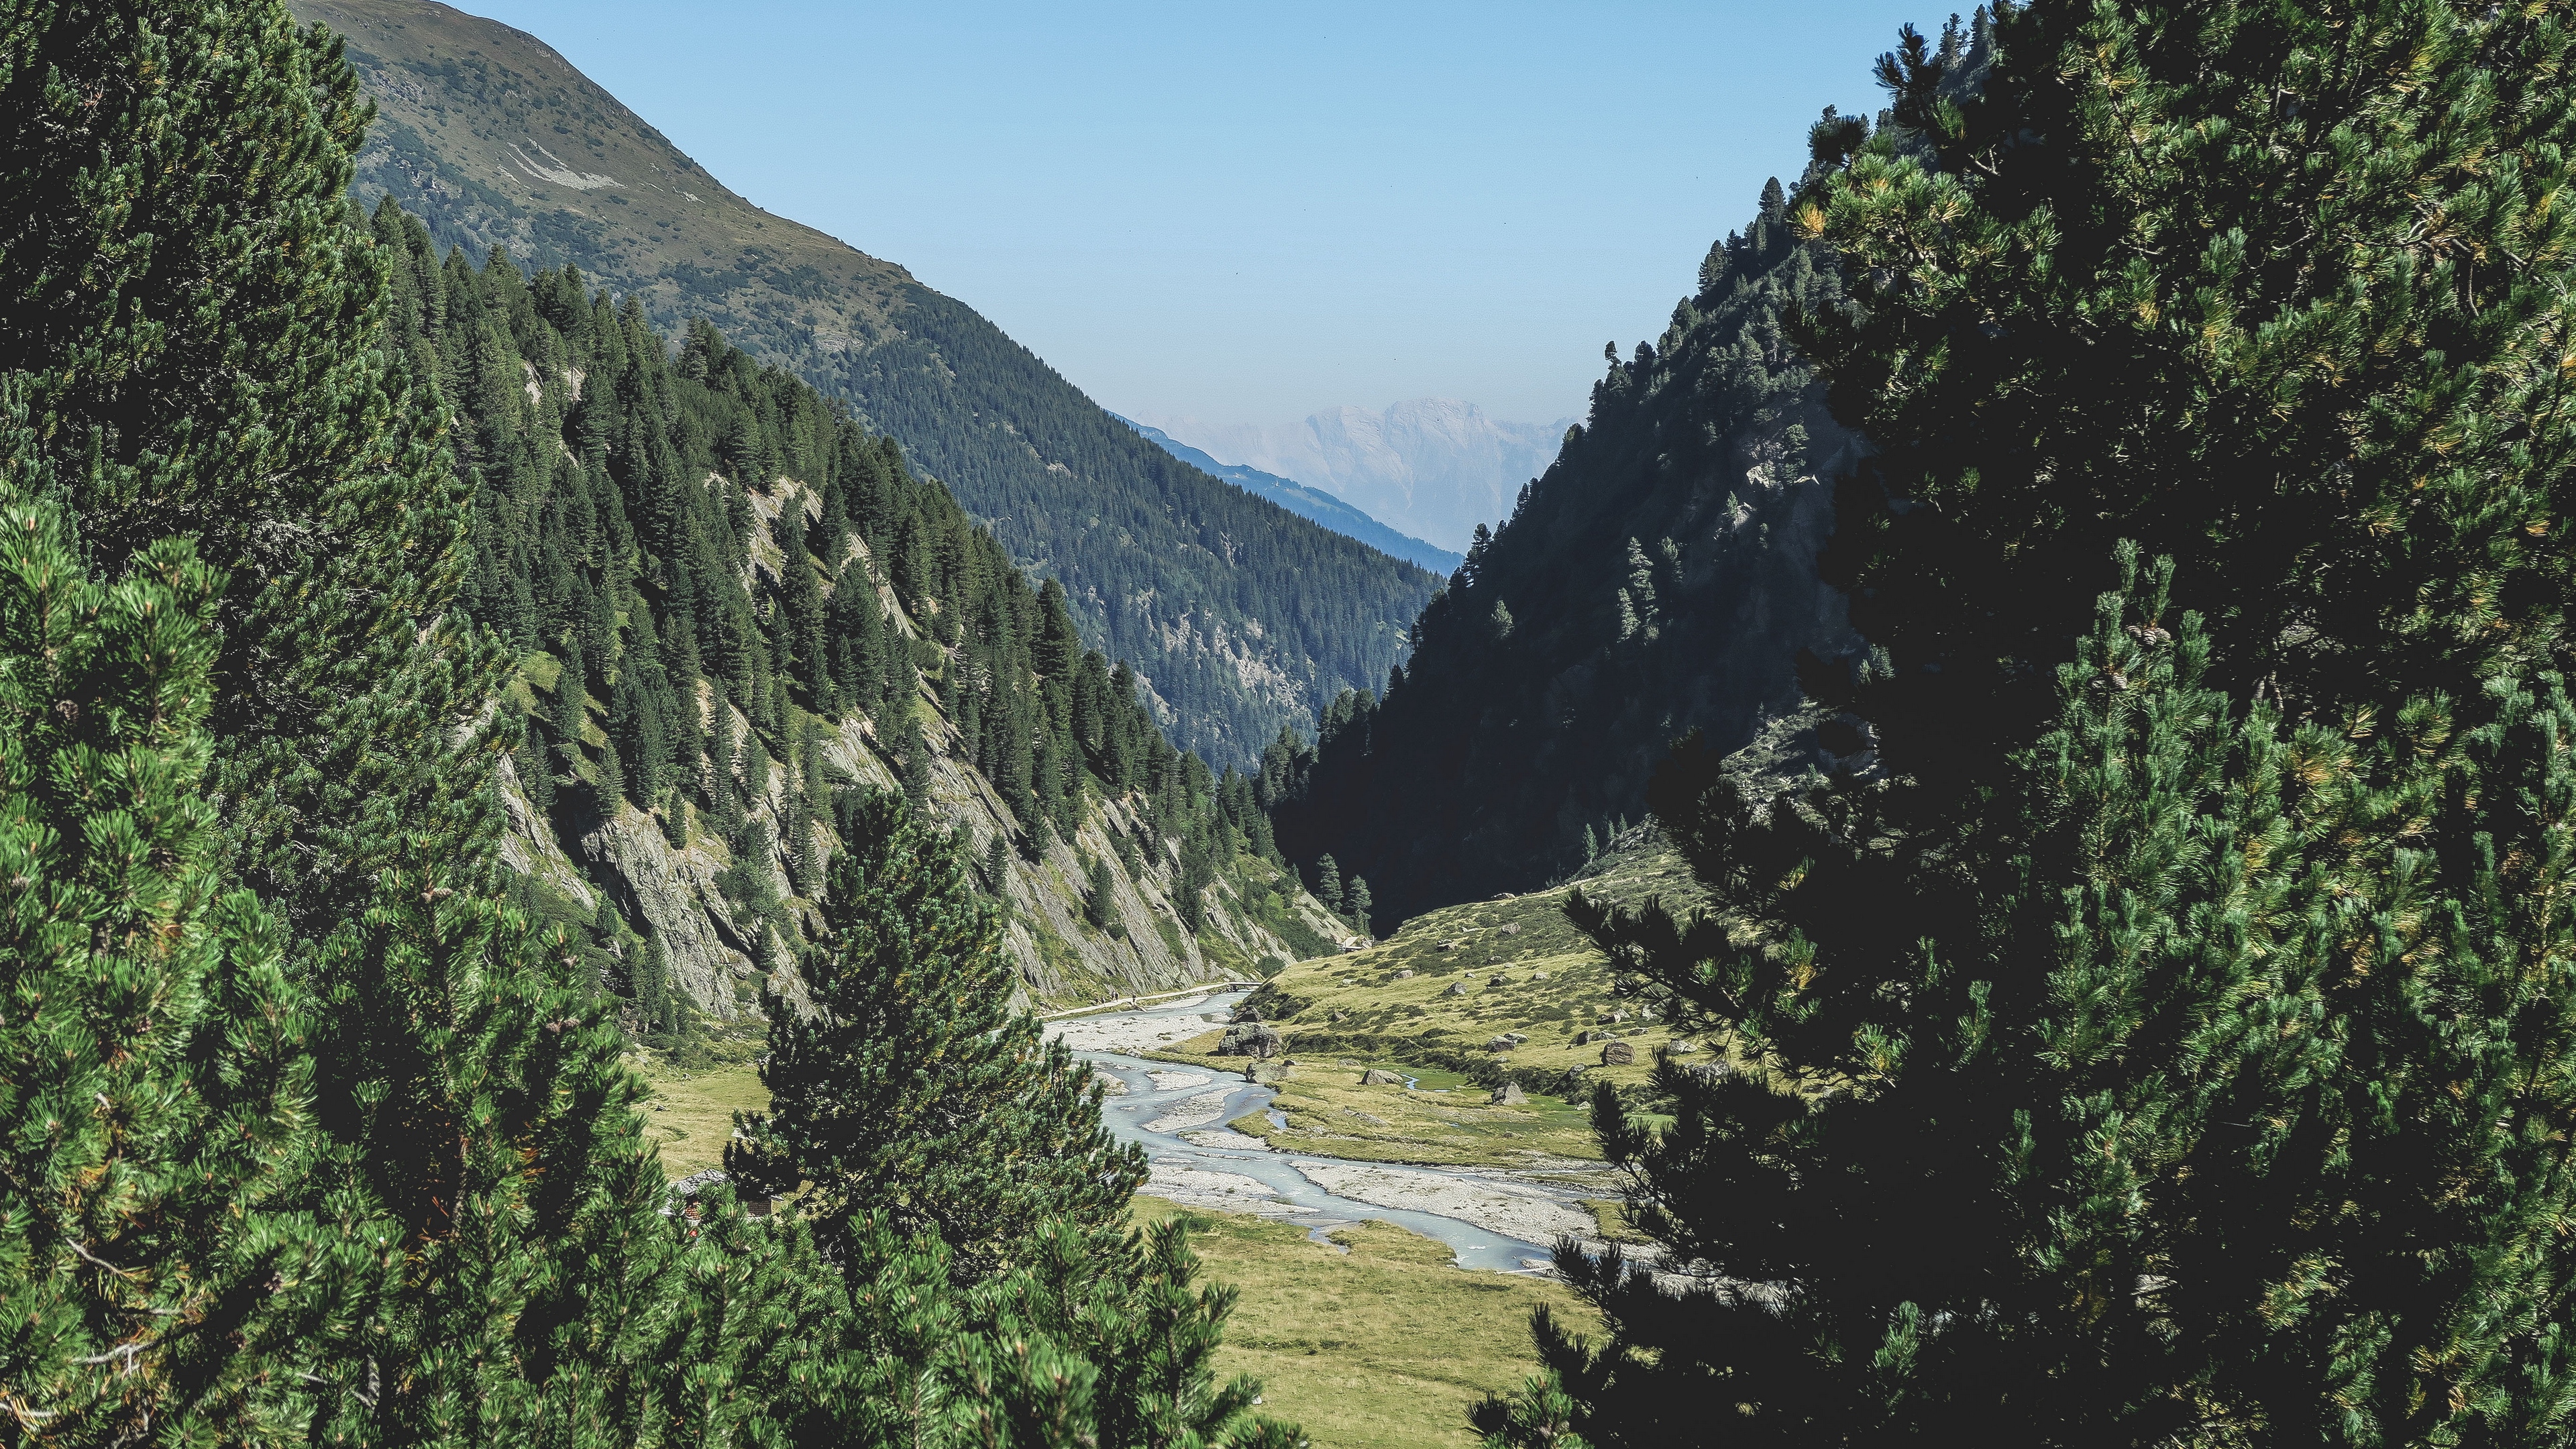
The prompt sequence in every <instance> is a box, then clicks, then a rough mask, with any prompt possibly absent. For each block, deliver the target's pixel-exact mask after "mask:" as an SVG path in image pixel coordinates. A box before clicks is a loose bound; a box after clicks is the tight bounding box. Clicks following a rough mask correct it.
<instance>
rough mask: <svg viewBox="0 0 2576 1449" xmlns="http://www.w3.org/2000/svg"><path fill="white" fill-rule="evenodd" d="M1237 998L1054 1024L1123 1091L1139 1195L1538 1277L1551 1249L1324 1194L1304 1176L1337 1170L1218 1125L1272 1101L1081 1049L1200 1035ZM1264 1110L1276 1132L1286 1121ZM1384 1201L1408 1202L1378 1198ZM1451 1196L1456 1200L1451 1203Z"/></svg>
mask: <svg viewBox="0 0 2576 1449" xmlns="http://www.w3.org/2000/svg"><path fill="white" fill-rule="evenodd" d="M1243 995H1244V993H1242V992H1239V991H1238V992H1229V993H1225V994H1221V995H1215V996H1206V997H1199V998H1195V999H1191V1000H1184V1001H1178V1002H1173V1003H1170V1004H1168V1005H1163V1006H1156V1007H1149V1008H1145V1009H1142V1010H1138V1011H1133V1012H1115V1013H1102V1014H1100V1015H1096V1016H1086V1017H1080V1018H1077V1019H1076V1020H1075V1021H1073V1022H1066V1023H1061V1024H1059V1029H1061V1030H1063V1031H1064V1033H1065V1035H1066V1036H1067V1037H1068V1039H1069V1040H1071V1041H1072V1042H1073V1044H1074V1046H1075V1048H1076V1054H1077V1055H1078V1056H1080V1057H1081V1058H1082V1060H1084V1061H1086V1062H1089V1063H1091V1064H1093V1065H1094V1066H1095V1067H1097V1068H1098V1069H1099V1070H1101V1071H1103V1072H1106V1073H1107V1074H1108V1075H1110V1076H1112V1077H1115V1078H1117V1079H1118V1081H1119V1082H1120V1083H1121V1084H1122V1085H1124V1086H1125V1087H1126V1089H1127V1090H1126V1091H1125V1092H1124V1093H1123V1094H1121V1095H1118V1096H1113V1097H1111V1098H1110V1099H1109V1101H1108V1104H1107V1109H1106V1110H1107V1117H1108V1124H1109V1130H1110V1132H1111V1133H1112V1135H1114V1136H1115V1137H1117V1138H1118V1140H1119V1141H1122V1142H1133V1143H1137V1144H1139V1145H1140V1146H1142V1147H1143V1148H1144V1149H1145V1152H1146V1154H1147V1155H1148V1156H1149V1157H1150V1158H1151V1159H1152V1162H1153V1166H1154V1180H1153V1182H1152V1183H1150V1184H1149V1185H1148V1186H1147V1187H1146V1189H1145V1191H1147V1192H1148V1193H1152V1194H1154V1195H1156V1196H1159V1197H1169V1198H1173V1199H1175V1200H1177V1201H1181V1202H1185V1203H1192V1204H1196V1205H1202V1206H1218V1207H1225V1208H1228V1209H1230V1210H1232V1211H1237V1212H1254V1213H1260V1214H1262V1215H1263V1216H1267V1217H1275V1218H1280V1219H1282V1220H1285V1221H1289V1222H1293V1223H1296V1224H1297V1225H1298V1226H1300V1227H1303V1228H1305V1229H1307V1230H1308V1235H1309V1236H1311V1237H1313V1238H1315V1239H1316V1240H1317V1241H1326V1239H1325V1237H1324V1235H1325V1234H1326V1233H1328V1232H1330V1231H1331V1230H1332V1229H1334V1228H1338V1227H1343V1226H1347V1225H1348V1224H1350V1223H1353V1222H1356V1221H1360V1220H1362V1219H1372V1220H1376V1221H1380V1222H1388V1223H1394V1224H1396V1225H1397V1226H1399V1227H1402V1228H1405V1229H1408V1230H1410V1231H1412V1232H1416V1233H1420V1234H1421V1235H1423V1236H1424V1237H1427V1238H1431V1239H1433V1240H1435V1241H1438V1242H1440V1243H1444V1244H1446V1245H1448V1247H1449V1249H1450V1250H1451V1251H1452V1252H1454V1253H1456V1254H1457V1255H1458V1266H1460V1267H1462V1268H1479V1269H1485V1270H1488V1271H1497V1272H1526V1271H1530V1270H1533V1269H1539V1268H1544V1267H1546V1266H1547V1263H1548V1247H1547V1245H1546V1244H1544V1243H1536V1242H1528V1241H1524V1240H1522V1239H1520V1238H1515V1237H1509V1236H1506V1235H1504V1234H1502V1233H1499V1232H1494V1231H1491V1230H1489V1229H1487V1228H1483V1227H1479V1226H1477V1225H1476V1224H1474V1223H1471V1222H1468V1221H1465V1220H1463V1219H1461V1218H1458V1217H1453V1216H1449V1215H1447V1214H1444V1213H1442V1212H1438V1211H1433V1210H1429V1209H1426V1208H1412V1207H1396V1206H1387V1205H1383V1204H1379V1203H1370V1202H1361V1201H1359V1200H1357V1199H1354V1198H1349V1197H1343V1196H1339V1195H1337V1194H1335V1193H1333V1192H1331V1191H1328V1190H1327V1189H1325V1188H1324V1187H1322V1186H1321V1185H1319V1184H1318V1183H1317V1182H1316V1181H1315V1180H1314V1179H1313V1178H1311V1177H1309V1176H1308V1175H1307V1173H1306V1171H1305V1170H1304V1169H1306V1168H1309V1167H1312V1168H1316V1169H1319V1170H1323V1169H1329V1168H1332V1167H1337V1166H1339V1165H1340V1164H1337V1163H1330V1162H1327V1161H1324V1160H1321V1159H1313V1158H1300V1157H1298V1156H1295V1155H1292V1154H1287V1153H1279V1152H1273V1151H1271V1150H1270V1149H1269V1147H1268V1146H1267V1144H1265V1143H1263V1142H1262V1141H1261V1140H1260V1139H1259V1138H1256V1137H1249V1136H1245V1135H1243V1134H1242V1133H1238V1132H1235V1131H1233V1130H1232V1129H1230V1128H1228V1127H1227V1126H1226V1125H1225V1124H1227V1123H1229V1122H1232V1121H1234V1120H1235V1119H1236V1118H1239V1117H1242V1116H1243V1115H1245V1114H1246V1113H1250V1112H1265V1111H1270V1103H1271V1100H1272V1099H1273V1098H1275V1097H1276V1096H1277V1095H1278V1093H1277V1092H1276V1091H1274V1090H1273V1089H1271V1088H1269V1087H1266V1086H1258V1085H1255V1084H1254V1083H1251V1082H1247V1081H1245V1080H1243V1078H1242V1077H1241V1076H1240V1075H1237V1074H1232V1073H1224V1074H1211V1073H1208V1072H1204V1071H1200V1070H1198V1069H1196V1068H1193V1067H1187V1066H1183V1065H1180V1064H1177V1063H1170V1062H1153V1061H1147V1060H1145V1059H1144V1058H1142V1057H1138V1056H1132V1055H1128V1054H1127V1053H1125V1052H1119V1051H1112V1050H1087V1049H1084V1045H1083V1044H1084V1042H1085V1041H1086V1040H1089V1041H1094V1042H1100V1043H1102V1044H1104V1045H1105V1044H1107V1043H1109V1042H1112V1041H1117V1042H1121V1043H1127V1044H1135V1045H1137V1046H1138V1047H1139V1048H1140V1049H1144V1048H1145V1047H1146V1045H1147V1044H1149V1043H1154V1042H1156V1041H1157V1040H1158V1039H1159V1040H1160V1041H1174V1040H1182V1039H1185V1038H1187V1037H1190V1036H1195V1035H1198V1034H1199V1033H1201V1032H1204V1031H1205V1030H1207V1029H1208V1026H1209V1025H1210V1024H1213V1023H1216V1022H1222V1021H1225V1020H1226V1019H1227V1018H1228V1017H1229V1015H1230V1014H1231V1013H1232V1011H1233V1008H1234V1005H1235V1003H1236V1002H1238V1001H1241V1000H1242V999H1243ZM1281 1120H1282V1119H1281V1118H1280V1117H1279V1115H1278V1114H1277V1113H1276V1112H1271V1121H1272V1122H1273V1123H1279V1122H1281ZM1371 1167H1372V1168H1373V1169H1376V1170H1375V1171H1374V1172H1373V1174H1372V1176H1373V1179H1374V1180H1375V1181H1377V1182H1379V1183H1380V1184H1394V1185H1396V1186H1397V1187H1399V1188H1401V1187H1403V1186H1404V1185H1405V1184H1407V1183H1408V1182H1411V1183H1413V1185H1415V1186H1418V1187H1420V1188H1422V1189H1424V1192H1423V1194H1422V1195H1423V1196H1426V1197H1436V1196H1440V1195H1442V1194H1441V1193H1439V1192H1438V1191H1437V1190H1436V1189H1438V1188H1439V1187H1441V1186H1443V1185H1446V1184H1466V1185H1470V1186H1473V1187H1476V1188H1480V1189H1489V1188H1491V1187H1492V1185H1493V1183H1494V1181H1495V1179H1494V1178H1493V1177H1491V1176H1489V1175H1480V1174H1476V1173H1471V1172H1460V1171H1452V1170H1449V1169H1445V1168H1438V1167H1380V1166H1379V1165H1377V1164H1371ZM1512 1190H1513V1191H1514V1192H1515V1193H1517V1194H1519V1195H1521V1196H1525V1197H1537V1196H1544V1197H1547V1198H1551V1199H1553V1200H1555V1201H1558V1202H1563V1203H1569V1204H1570V1203H1572V1202H1574V1201H1575V1200H1576V1196H1577V1195H1576V1194H1575V1193H1573V1192H1571V1191H1562V1190H1558V1189H1555V1188H1552V1187H1549V1186H1546V1185H1544V1184H1536V1183H1529V1182H1526V1181H1522V1180H1516V1181H1514V1183H1513V1184H1512ZM1378 1195H1380V1196H1399V1197H1400V1196H1410V1195H1412V1194H1409V1193H1403V1192H1397V1193H1387V1192H1381V1193H1379V1194H1378ZM1449 1195H1450V1196H1454V1195H1455V1194H1449Z"/></svg>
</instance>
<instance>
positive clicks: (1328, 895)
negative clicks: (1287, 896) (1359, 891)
mask: <svg viewBox="0 0 2576 1449" xmlns="http://www.w3.org/2000/svg"><path fill="white" fill-rule="evenodd" d="M1315 899H1317V900H1319V901H1322V902H1323V903H1324V909H1325V910H1328V911H1331V912H1333V913H1334V914H1335V915H1339V914H1341V913H1342V906H1343V901H1342V867H1341V864H1340V862H1338V861H1336V860H1334V859H1333V857H1332V856H1331V855H1329V854H1327V855H1326V856H1325V857H1324V858H1323V859H1321V860H1319V861H1316V862H1315Z"/></svg>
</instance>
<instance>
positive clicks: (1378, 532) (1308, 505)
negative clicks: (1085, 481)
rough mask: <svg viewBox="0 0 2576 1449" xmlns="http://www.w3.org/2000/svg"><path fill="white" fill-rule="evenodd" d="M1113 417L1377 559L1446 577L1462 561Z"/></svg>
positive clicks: (1329, 498) (1350, 510)
mask: <svg viewBox="0 0 2576 1449" xmlns="http://www.w3.org/2000/svg"><path fill="white" fill-rule="evenodd" d="M1110 416H1111V417H1113V418H1117V419H1118V421H1120V422H1122V423H1125V424H1126V425H1127V426H1129V427H1131V428H1134V429H1135V430H1136V431H1137V432H1138V433H1141V434H1143V435H1144V437H1145V438H1146V440H1147V441H1149V442H1151V443H1152V444H1153V445H1154V446H1155V447H1158V448H1160V449H1162V450H1163V451H1164V452H1166V453H1169V454H1171V455H1172V456H1173V457H1175V458H1178V459H1180V460H1181V461H1182V462H1184V463H1187V464H1189V465H1190V466H1191V467H1193V468H1196V469H1198V470H1199V471H1200V472H1202V473H1205V474H1207V475H1208V476H1209V477H1211V478H1222V479H1224V480H1225V481H1226V482H1228V483H1232V484H1234V485H1235V486H1236V487H1238V488H1241V489H1242V490H1243V491H1245V492H1246V493H1250V494H1254V495H1255V496H1258V497H1261V498H1266V499H1269V500H1270V501H1271V502H1273V503H1276V504H1278V505H1279V506H1280V507H1282V508H1285V509H1287V510H1288V511H1289V512H1291V513H1294V514H1296V515H1297V516H1298V517H1300V518H1304V519H1307V520H1309V521H1310V522H1314V523H1319V524H1321V525H1323V526H1324V527H1326V528H1329V529H1331V530H1333V531H1334V532H1335V533H1339V534H1342V535H1345V536H1347V537H1350V538H1355V539H1358V540H1359V541H1360V542H1362V543H1364V544H1367V545H1368V546H1369V547H1371V548H1373V549H1376V550H1377V551H1378V552H1380V553H1384V554H1391V555H1393V556H1395V557H1397V558H1400V559H1403V560H1404V561H1405V562H1407V563H1410V564H1413V565H1415V566H1417V567H1420V568H1425V569H1429V570H1430V571H1431V572H1433V573H1435V574H1446V573H1448V572H1449V571H1451V570H1452V569H1455V568H1457V567H1458V565H1459V564H1460V563H1461V562H1463V561H1464V559H1465V557H1466V556H1465V555H1464V554H1459V553H1453V552H1451V551H1450V550H1448V549H1445V548H1442V547H1440V546H1439V545H1438V544H1435V543H1428V542H1425V541H1424V540H1422V539H1418V538H1415V537H1413V536H1412V535H1411V534H1408V533H1399V532H1397V531H1396V530H1395V529H1392V528H1389V527H1387V526H1386V525H1385V524H1383V523H1380V522H1378V521H1377V520H1376V519H1374V518H1371V517H1370V516H1369V515H1368V514H1367V513H1365V512H1363V511H1361V510H1360V509H1358V508H1355V507H1353V506H1351V505H1350V504H1348V503H1346V502H1344V501H1342V500H1341V499H1339V498H1336V497H1334V496H1333V495H1332V494H1330V493H1328V492H1326V491H1324V490H1323V489H1321V488H1317V487H1313V486H1311V485H1309V484H1305V483H1300V482H1298V481H1297V480H1296V479H1294V478H1282V477H1280V476H1279V475H1278V474H1276V473H1265V472H1263V471H1261V470H1260V469H1258V468H1250V467H1246V466H1244V465H1243V464H1240V463H1221V462H1218V461H1217V460H1216V459H1215V458H1212V457H1210V456H1208V455H1207V454H1206V453H1204V452H1202V451H1200V450H1199V449H1197V448H1193V447H1191V446H1190V445H1189V444H1187V443H1184V442H1182V441H1181V440H1180V439H1178V438H1175V437H1173V436H1172V435H1171V434H1169V433H1167V432H1164V431H1163V430H1162V429H1161V428H1158V427H1154V426H1153V425H1151V424H1149V423H1140V422H1138V421H1136V420H1135V419H1134V418H1130V417H1123V416H1120V415H1119V414H1117V413H1111V414H1110Z"/></svg>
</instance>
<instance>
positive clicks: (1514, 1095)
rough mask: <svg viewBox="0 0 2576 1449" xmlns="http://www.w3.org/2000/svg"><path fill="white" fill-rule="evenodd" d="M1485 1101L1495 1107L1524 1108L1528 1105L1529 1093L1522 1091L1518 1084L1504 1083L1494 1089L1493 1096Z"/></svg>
mask: <svg viewBox="0 0 2576 1449" xmlns="http://www.w3.org/2000/svg"><path fill="white" fill-rule="evenodd" d="M1485 1100H1486V1101H1488V1102H1491V1103H1493V1104H1494V1105H1495V1106H1497V1107H1526V1106H1528V1105H1529V1093H1527V1092H1524V1091H1522V1090H1521V1084H1520V1083H1518V1082H1505V1083H1503V1084H1502V1085H1501V1086H1499V1087H1496V1088H1495V1089H1494V1094H1493V1095H1492V1096H1490V1097H1488V1098H1486V1099H1485Z"/></svg>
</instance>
